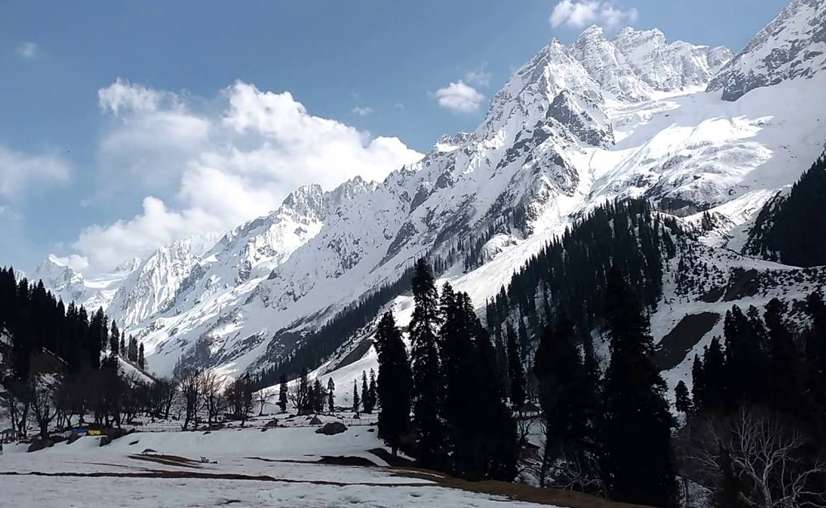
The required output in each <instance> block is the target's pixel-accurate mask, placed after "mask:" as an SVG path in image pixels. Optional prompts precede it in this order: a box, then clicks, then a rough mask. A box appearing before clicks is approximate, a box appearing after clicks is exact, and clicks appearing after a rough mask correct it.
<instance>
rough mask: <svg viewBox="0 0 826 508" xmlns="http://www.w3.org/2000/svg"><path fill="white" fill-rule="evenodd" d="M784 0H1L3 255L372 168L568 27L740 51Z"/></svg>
mask: <svg viewBox="0 0 826 508" xmlns="http://www.w3.org/2000/svg"><path fill="white" fill-rule="evenodd" d="M566 1H568V2H569V3H571V4H574V3H582V2H575V1H574V0H566ZM589 2H590V4H591V5H592V6H593V5H596V4H599V5H597V7H598V8H597V12H601V11H600V9H601V8H602V7H604V6H605V5H607V4H606V3H605V2H598V1H597V0H588V1H586V2H585V3H589ZM785 3H786V2H785V0H761V1H759V2H755V1H753V0H715V1H711V0H692V1H689V0H668V1H662V0H659V1H654V0H622V1H620V0H617V1H616V2H613V3H612V4H611V7H612V8H613V9H614V10H613V11H612V12H615V13H616V15H617V16H618V17H619V19H618V20H613V19H607V18H606V17H605V16H599V15H598V14H596V15H595V16H593V17H591V18H588V19H584V20H580V19H573V20H572V19H570V18H568V23H561V24H558V25H557V26H555V27H554V26H552V23H551V22H550V17H551V13H552V11H553V10H554V8H555V7H556V6H557V2H556V1H555V0H520V1H518V2H516V1H515V2H501V1H480V0H467V1H465V0H461V1H455V2H445V1H431V0H417V1H416V2H391V1H379V0H354V1H340V0H339V1H302V2H286V1H250V2H233V3H231V4H230V3H227V2H217V1H204V0H201V1H191V2H190V1H180V2H152V1H145V2H125V1H124V2H119V1H107V2H40V1H15V0H6V1H4V2H3V3H2V5H0V77H2V79H0V229H2V230H4V232H5V234H0V264H14V265H15V266H20V267H23V268H24V269H27V270H31V269H32V268H34V266H35V265H36V264H37V263H38V262H39V261H40V260H41V259H42V258H43V257H44V256H45V255H46V254H48V253H49V252H56V253H59V254H61V255H69V254H75V255H78V256H79V257H77V258H73V259H74V261H73V262H74V263H75V264H76V265H77V266H83V265H85V263H87V262H88V263H91V267H90V268H91V269H93V270H100V269H104V268H108V267H110V266H111V265H112V264H113V262H114V260H115V259H118V258H121V257H123V256H124V255H127V254H128V255H132V254H135V255H140V254H143V253H144V252H145V251H146V250H147V249H149V248H151V247H153V246H156V245H158V244H161V243H164V242H166V241H168V240H172V239H176V238H179V237H182V236H186V235H187V234H191V233H192V232H193V231H199V230H209V229H222V228H224V227H226V226H227V225H228V224H232V223H234V222H237V221H239V220H244V219H247V218H250V216H253V215H256V214H259V213H263V212H265V211H266V210H269V209H271V208H274V207H276V206H277V205H278V200H279V199H280V198H281V197H283V195H284V193H285V192H288V191H289V190H290V189H291V188H293V187H295V186H296V185H300V184H303V183H309V181H310V180H309V179H313V180H319V181H321V183H323V184H324V185H326V186H328V187H329V186H332V185H334V184H336V183H338V182H340V181H342V180H343V179H345V178H347V177H350V176H353V175H354V174H364V175H365V176H366V177H368V178H369V177H372V178H379V177H380V176H381V175H382V174H383V173H385V172H386V171H387V170H388V169H389V168H388V166H392V165H396V164H398V163H401V162H404V161H406V160H408V159H410V158H412V157H413V156H414V155H415V154H413V153H412V150H416V151H418V152H423V151H426V150H427V149H428V148H429V147H430V146H431V145H432V144H433V142H434V141H435V140H436V138H437V137H438V136H439V135H441V134H444V133H452V132H455V131H459V130H471V129H473V128H474V127H475V126H476V125H477V124H478V122H479V121H480V120H481V118H482V116H483V115H484V111H485V109H486V107H487V100H488V99H489V98H490V97H491V96H492V95H493V93H495V90H496V89H497V88H498V87H499V86H501V85H502V84H503V83H504V82H505V81H506V80H507V79H508V77H509V75H510V73H511V72H512V71H513V70H514V69H515V68H517V67H518V66H520V65H521V64H523V63H524V62H526V61H527V60H528V59H529V58H530V57H531V56H532V55H533V54H534V53H536V52H537V51H538V50H539V49H540V48H541V47H542V46H543V45H544V44H546V43H547V41H548V40H550V39H551V38H552V37H557V38H559V39H562V40H563V42H568V41H570V40H572V39H573V38H575V36H576V35H577V34H578V33H579V32H580V31H581V28H580V26H579V24H581V23H580V22H585V21H588V22H591V21H594V22H597V23H602V24H606V23H609V24H610V23H612V22H614V21H616V22H617V23H625V22H628V23H630V24H632V25H634V26H636V27H640V28H651V27H658V28H660V29H662V30H663V31H664V32H665V33H666V35H667V36H668V37H669V39H683V40H687V41H690V42H695V43H703V44H710V45H726V46H729V47H730V48H732V49H734V50H735V51H736V50H738V49H740V48H742V47H743V46H744V45H745V44H746V43H747V42H748V40H749V39H750V37H751V36H752V35H753V34H754V33H755V32H756V31H757V30H759V29H760V28H761V27H762V26H764V25H765V24H766V23H767V22H768V21H769V20H770V19H771V18H772V17H773V16H774V14H776V13H777V12H778V11H779V10H780V9H781V8H782V6H783V5H784V4H785ZM118 79H119V80H120V81H117V80H118ZM460 81H461V83H462V84H463V85H466V86H467V88H469V89H471V90H472V93H471V91H470V90H468V89H457V87H460V86H461V85H459V83H460ZM451 83H453V84H454V87H450V84H451ZM440 90H441V92H439V91H440ZM284 92H289V94H290V95H286V94H284ZM468 93H471V95H468ZM473 93H475V94H476V95H473ZM457 98H458V99H457ZM457 100H458V102H457ZM468 101H469V102H468ZM446 106H449V107H446ZM283 118H289V119H290V120H289V121H286V123H285V122H284V121H282V119H283ZM284 135H286V136H287V137H288V138H289V141H288V142H286V141H284ZM391 138H398V139H391ZM331 140H332V141H331ZM285 143H286V144H285ZM341 165H343V166H345V167H343V168H342V167H337V166H341ZM239 203H240V204H239ZM118 221H120V222H118ZM81 257H83V258H85V259H81Z"/></svg>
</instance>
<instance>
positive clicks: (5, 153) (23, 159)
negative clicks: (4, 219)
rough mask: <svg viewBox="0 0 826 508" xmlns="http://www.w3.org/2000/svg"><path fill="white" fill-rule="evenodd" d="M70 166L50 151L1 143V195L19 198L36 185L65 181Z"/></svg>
mask: <svg viewBox="0 0 826 508" xmlns="http://www.w3.org/2000/svg"><path fill="white" fill-rule="evenodd" d="M69 174H70V166H69V163H68V162H66V161H65V160H63V159H62V158H60V157H58V156H55V155H50V154H37V155H33V154H27V153H23V152H17V151H14V150H11V149H9V148H5V147H3V146H0V199H6V200H9V201H16V200H17V199H19V198H20V197H22V196H21V194H22V193H23V192H24V191H26V190H29V188H31V187H32V186H34V185H46V184H54V183H65V182H66V181H68V180H69Z"/></svg>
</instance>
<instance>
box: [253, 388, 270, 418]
mask: <svg viewBox="0 0 826 508" xmlns="http://www.w3.org/2000/svg"><path fill="white" fill-rule="evenodd" d="M271 398H272V394H271V393H269V392H268V391H267V390H266V389H262V390H258V391H257V392H256V393H255V402H257V403H258V416H263V415H264V406H265V405H266V404H267V403H268V402H269V401H270V399H271Z"/></svg>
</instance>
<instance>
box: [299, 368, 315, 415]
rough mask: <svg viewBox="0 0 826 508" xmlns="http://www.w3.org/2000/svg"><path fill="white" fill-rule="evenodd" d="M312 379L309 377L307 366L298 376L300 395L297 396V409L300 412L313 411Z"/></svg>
mask: <svg viewBox="0 0 826 508" xmlns="http://www.w3.org/2000/svg"><path fill="white" fill-rule="evenodd" d="M311 390H312V388H311V387H310V380H309V379H308V378H307V367H303V368H302V369H301V376H299V378H298V396H297V397H296V399H297V400H296V409H297V410H298V414H307V413H309V412H310V411H312V406H311V400H310V391H311Z"/></svg>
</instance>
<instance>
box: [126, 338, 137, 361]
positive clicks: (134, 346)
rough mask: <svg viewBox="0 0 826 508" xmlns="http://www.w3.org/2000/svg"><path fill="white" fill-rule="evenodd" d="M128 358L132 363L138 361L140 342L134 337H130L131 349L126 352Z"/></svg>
mask: <svg viewBox="0 0 826 508" xmlns="http://www.w3.org/2000/svg"><path fill="white" fill-rule="evenodd" d="M126 357H127V358H128V359H129V361H130V362H137V361H138V341H137V340H136V339H135V337H134V336H129V349H128V350H127V352H126Z"/></svg>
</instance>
